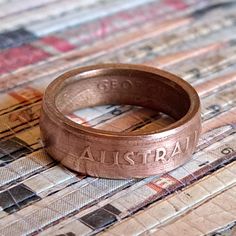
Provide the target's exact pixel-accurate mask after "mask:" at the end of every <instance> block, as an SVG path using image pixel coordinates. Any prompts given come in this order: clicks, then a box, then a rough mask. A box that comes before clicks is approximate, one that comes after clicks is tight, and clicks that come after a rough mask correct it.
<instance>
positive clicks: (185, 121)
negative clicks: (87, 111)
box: [40, 64, 201, 179]
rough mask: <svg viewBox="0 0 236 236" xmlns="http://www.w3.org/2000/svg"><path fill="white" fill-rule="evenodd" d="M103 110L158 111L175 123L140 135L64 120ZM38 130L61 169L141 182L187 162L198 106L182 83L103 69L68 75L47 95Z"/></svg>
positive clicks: (142, 71) (139, 69)
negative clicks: (113, 106)
mask: <svg viewBox="0 0 236 236" xmlns="http://www.w3.org/2000/svg"><path fill="white" fill-rule="evenodd" d="M102 104H103V105H105V104H130V105H137V106H143V107H148V108H152V109H156V110H158V111H162V112H164V113H166V114H169V115H170V116H172V117H174V118H175V120H176V122H174V123H173V124H171V125H169V126H167V127H164V128H162V129H160V130H154V131H152V132H143V133H141V134H132V133H116V132H110V131H103V130H97V129H94V128H91V127H85V126H83V125H80V124H77V123H75V122H73V121H72V120H70V119H69V118H67V117H66V116H65V115H64V114H66V113H68V112H72V111H74V110H76V109H80V108H85V107H92V106H97V105H102ZM40 128H41V136H42V140H43V142H44V144H45V149H46V151H47V152H48V153H49V154H50V155H51V156H52V157H53V158H55V159H56V160H58V161H60V162H61V163H62V164H63V165H65V166H66V167H68V168H70V169H72V170H75V171H78V172H80V173H83V174H87V175H91V176H97V177H105V178H119V179H120V178H142V177H147V176H151V175H157V174H163V173H165V172H168V171H170V170H173V169H175V168H177V167H179V166H181V165H182V164H184V163H185V162H186V161H187V160H189V159H190V158H191V155H192V153H193V152H194V149H195V147H196V145H197V142H198V139H199V135H200V131H201V116H200V100H199V96H198V94H197V92H196V91H195V90H194V88H193V87H192V86H191V85H190V84H188V83H187V82H186V81H184V80H182V79H181V78H179V77H177V76H176V75H173V74H171V73H168V72H166V71H163V70H159V69H156V68H152V67H147V66H143V65H128V64H106V65H95V66H88V67H82V68H78V69H74V70H71V71H68V72H66V73H64V74H62V75H61V76H59V77H58V78H57V79H55V80H54V81H53V82H52V83H51V84H50V85H49V86H48V87H47V89H46V91H45V94H44V98H43V104H42V110H41V116H40Z"/></svg>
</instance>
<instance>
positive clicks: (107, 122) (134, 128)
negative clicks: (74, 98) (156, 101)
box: [66, 105, 176, 134]
mask: <svg viewBox="0 0 236 236" xmlns="http://www.w3.org/2000/svg"><path fill="white" fill-rule="evenodd" d="M66 117H67V118H69V119H70V120H72V121H74V122H75V123H78V124H81V125H83V126H87V127H92V128H95V129H98V130H103V131H112V132H118V133H130V132H131V133H135V134H139V133H142V132H144V131H145V132H155V131H157V130H159V129H161V128H164V127H166V126H168V125H170V124H172V123H174V122H175V121H176V120H175V119H174V118H172V117H170V116H169V115H167V114H164V113H162V112H158V111H156V110H152V109H149V108H144V107H140V106H132V105H105V106H96V107H91V108H85V109H79V110H76V111H74V112H72V113H70V114H67V115H66Z"/></svg>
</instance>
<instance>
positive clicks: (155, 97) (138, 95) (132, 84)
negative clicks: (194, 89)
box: [54, 69, 190, 120]
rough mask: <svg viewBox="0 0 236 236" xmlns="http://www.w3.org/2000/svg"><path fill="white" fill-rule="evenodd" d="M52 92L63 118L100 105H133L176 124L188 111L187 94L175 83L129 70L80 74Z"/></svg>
mask: <svg viewBox="0 0 236 236" xmlns="http://www.w3.org/2000/svg"><path fill="white" fill-rule="evenodd" d="M54 92H55V104H56V107H57V109H58V110H59V111H60V112H61V113H63V114H64V115H66V114H69V113H71V112H73V111H75V110H78V109H83V108H87V107H95V106H99V105H111V104H112V105H118V104H119V105H134V106H142V107H146V108H149V109H153V110H157V111H158V112H163V113H165V114H167V115H169V116H171V117H173V118H174V119H175V120H179V119H180V118H182V117H183V116H184V115H186V113H187V112H188V110H189V108H190V98H189V95H188V93H187V92H186V91H185V90H184V89H183V88H182V87H181V86H180V85H178V84H177V83H176V82H174V81H172V80H169V79H167V78H163V77H161V76H158V75H156V74H153V73H149V72H143V71H136V70H130V69H126V70H125V69H124V70H121V69H117V70H110V71H108V70H106V71H102V70H101V71H96V70H95V71H91V72H90V71H89V72H83V73H81V74H78V75H76V76H72V77H70V78H67V79H66V80H65V81H64V82H63V83H62V84H61V85H60V86H58V87H57V89H56V91H54Z"/></svg>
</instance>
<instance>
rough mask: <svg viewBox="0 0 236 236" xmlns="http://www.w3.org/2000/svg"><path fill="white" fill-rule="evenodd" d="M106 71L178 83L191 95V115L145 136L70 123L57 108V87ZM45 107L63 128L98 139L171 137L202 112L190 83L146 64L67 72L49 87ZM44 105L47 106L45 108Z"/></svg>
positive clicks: (144, 134)
mask: <svg viewBox="0 0 236 236" xmlns="http://www.w3.org/2000/svg"><path fill="white" fill-rule="evenodd" d="M106 69H119V70H120V69H131V70H132V69H133V70H139V71H142V72H148V73H153V74H155V75H158V76H161V77H163V79H168V80H171V81H173V82H174V83H176V84H178V85H179V86H181V87H182V88H183V89H184V90H185V91H186V92H187V94H188V96H189V100H190V107H189V110H188V112H187V113H186V114H185V115H184V116H183V117H182V118H181V119H179V120H177V121H176V122H174V123H172V124H170V125H168V126H166V127H164V128H161V129H158V130H157V131H155V130H154V131H151V132H150V131H149V132H143V133H141V134H132V133H117V132H113V131H104V130H98V129H95V128H92V127H86V126H83V125H81V124H78V123H75V122H74V121H72V120H70V119H69V118H67V117H66V116H64V114H62V113H61V112H60V111H59V110H58V109H57V107H56V105H55V93H53V91H55V88H56V87H57V86H59V85H60V84H62V83H63V82H64V81H65V80H66V79H68V78H70V77H71V76H75V75H78V74H81V73H84V72H88V71H99V70H106ZM43 104H44V105H46V109H47V110H48V111H50V112H49V113H47V115H48V116H49V117H51V118H53V119H52V120H54V119H55V118H57V119H58V120H59V121H60V122H62V123H63V124H65V125H66V127H65V126H63V128H66V129H68V130H70V132H73V133H74V132H75V131H76V130H78V131H79V132H80V133H81V132H82V133H84V134H90V135H95V136H106V137H107V136H109V138H122V137H125V138H128V137H130V138H140V137H142V138H144V137H146V138H150V137H152V138H153V136H156V135H158V138H162V137H167V136H169V135H171V134H173V133H176V132H178V131H181V130H182V129H183V128H184V127H185V126H186V125H187V124H188V123H189V122H191V121H192V120H193V118H195V117H196V115H197V114H198V113H200V99H199V96H198V94H197V92H196V90H195V89H194V88H193V87H192V86H191V85H190V84H189V83H188V82H186V81H184V80H183V79H181V78H180V77H178V76H176V75H174V74H172V73H169V72H167V71H164V70H160V69H157V68H153V67H150V66H146V65H133V64H121V63H117V64H98V65H92V66H84V67H79V68H76V69H73V70H70V71H67V72H65V73H63V74H61V75H60V76H58V77H57V78H56V79H55V80H54V81H52V82H51V83H50V84H49V85H48V87H47V88H46V90H45V93H44V98H43ZM44 105H43V106H44Z"/></svg>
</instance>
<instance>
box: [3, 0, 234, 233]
mask: <svg viewBox="0 0 236 236" xmlns="http://www.w3.org/2000/svg"><path fill="white" fill-rule="evenodd" d="M235 23H236V1H234V0H232V1H224V0H221V1H220V0H215V1H207V0H159V1H158V0H155V1H154V0H134V1H122V0H113V1H111V0H110V1H109V0H80V1H77V0H37V1H35V0H27V1H17V0H0V139H1V141H0V176H1V178H0V235H7V236H9V235H14V236H17V235H36V234H39V235H55V236H56V235H57V236H58V235H64V236H75V235H93V234H98V235H104V236H106V235H107V236H108V235H114V236H115V235H116V236H117V235H125V236H129V235H158V236H162V235H167V236H170V235H171V236H172V235H190V236H192V235H236V228H235V227H234V225H235V222H236V163H235V157H236V142H235V141H236V133H235V131H236V96H235V92H236V65H235V61H236V44H235V42H236V40H235V39H236V36H235V35H236V26H235ZM105 62H114V63H115V62H121V63H135V64H146V65H151V66H156V67H158V68H161V69H164V70H167V71H170V72H173V73H175V74H178V75H180V76H181V77H182V78H183V79H185V80H186V81H188V82H189V83H191V84H192V85H193V86H194V87H195V88H196V90H197V91H198V93H199V95H200V97H201V104H202V122H203V131H202V134H201V137H200V141H199V144H198V147H197V150H196V152H195V153H194V155H193V157H192V159H191V160H190V161H189V162H188V163H186V164H185V165H184V166H182V167H180V168H178V169H176V170H174V171H171V172H170V173H167V174H165V175H163V176H152V177H149V178H146V179H127V180H111V179H101V178H92V177H87V176H83V175H81V174H78V173H75V172H72V171H70V170H68V169H66V168H65V167H63V166H62V165H61V164H60V163H57V162H55V161H54V160H53V159H52V158H51V157H50V156H48V155H47V154H46V153H45V151H44V149H43V144H42V142H41V140H40V130H39V126H38V118H39V115H40V105H41V98H42V95H43V92H44V90H45V88H46V86H47V85H48V84H49V83H50V82H51V81H52V80H53V79H55V78H56V76H57V75H59V74H61V73H62V72H64V71H67V70H69V69H71V68H75V67H78V66H82V65H91V64H97V63H105ZM68 117H69V118H70V119H72V120H74V121H75V122H78V123H81V124H83V125H87V126H92V127H96V128H99V129H105V130H112V131H117V132H139V131H140V130H150V129H159V128H160V127H163V126H166V125H168V124H170V123H172V122H173V120H172V119H171V118H170V117H168V116H166V115H164V114H162V113H159V112H157V111H151V110H148V109H145V108H140V107H132V106H129V105H122V104H121V105H119V106H114V105H110V106H100V107H96V108H87V109H84V110H80V111H75V112H74V113H72V114H68Z"/></svg>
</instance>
